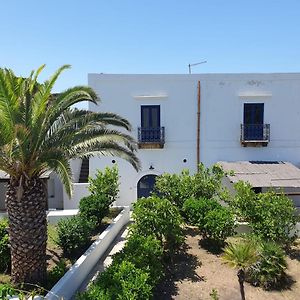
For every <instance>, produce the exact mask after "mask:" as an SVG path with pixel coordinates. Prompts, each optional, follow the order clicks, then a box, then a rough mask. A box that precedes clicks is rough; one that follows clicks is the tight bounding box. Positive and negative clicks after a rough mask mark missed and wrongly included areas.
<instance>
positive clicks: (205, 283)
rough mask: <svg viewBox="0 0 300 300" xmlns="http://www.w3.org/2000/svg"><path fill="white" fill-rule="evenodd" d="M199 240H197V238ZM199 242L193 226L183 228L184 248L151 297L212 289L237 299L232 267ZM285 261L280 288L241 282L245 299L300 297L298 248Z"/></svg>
mask: <svg viewBox="0 0 300 300" xmlns="http://www.w3.org/2000/svg"><path fill="white" fill-rule="evenodd" d="M199 241H200V242H199ZM200 245H201V236H200V235H199V234H198V232H197V230H196V229H193V228H187V229H186V249H185V252H183V253H182V254H180V255H179V256H178V257H177V258H176V260H175V261H174V264H173V265H172V267H171V270H170V272H169V274H168V275H167V278H166V280H164V282H162V283H161V284H160V285H159V286H158V288H157V290H156V291H155V297H154V299H155V300H168V299H176V300H196V299H197V300H198V299H204V300H205V299H212V298H211V296H210V293H211V292H212V289H216V290H217V292H218V295H219V299H220V300H240V299H241V296H240V291H239V284H238V280H237V276H236V270H234V269H232V268H230V267H229V266H228V265H226V264H225V263H224V262H223V260H222V258H221V255H220V254H212V253H210V252H208V251H207V250H205V249H204V248H203V247H201V246H200ZM287 261H288V271H287V274H288V283H287V285H286V287H285V288H284V289H282V290H280V291H264V290H263V289H261V288H259V287H253V286H251V285H250V284H248V283H245V294H246V299H247V300H265V299H271V300H282V299H288V300H297V299H300V249H299V248H297V249H294V252H293V255H291V258H290V257H288V258H287Z"/></svg>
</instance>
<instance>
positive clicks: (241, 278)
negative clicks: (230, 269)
mask: <svg viewBox="0 0 300 300" xmlns="http://www.w3.org/2000/svg"><path fill="white" fill-rule="evenodd" d="M237 276H238V279H239V284H240V292H241V299H242V300H246V298H245V289H244V281H245V271H244V270H243V269H240V270H239V271H238V273H237Z"/></svg>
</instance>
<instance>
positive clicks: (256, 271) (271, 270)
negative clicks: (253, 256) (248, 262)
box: [247, 242, 287, 289]
mask: <svg viewBox="0 0 300 300" xmlns="http://www.w3.org/2000/svg"><path fill="white" fill-rule="evenodd" d="M258 253H259V255H258V261H257V262H256V263H255V264H253V265H252V266H251V267H250V268H249V269H248V270H247V278H248V281H250V282H251V283H252V284H254V285H259V286H261V287H263V288H264V289H271V288H277V287H279V286H280V285H281V284H282V282H283V280H284V278H285V276H286V274H285V270H286V268H287V263H286V258H285V254H284V251H283V250H282V248H281V247H280V246H279V245H277V244H275V243H274V242H262V243H259V244H258Z"/></svg>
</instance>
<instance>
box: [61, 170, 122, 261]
mask: <svg viewBox="0 0 300 300" xmlns="http://www.w3.org/2000/svg"><path fill="white" fill-rule="evenodd" d="M118 180H119V176H118V169H117V168H116V167H114V168H112V169H110V168H106V169H105V170H104V171H100V170H98V171H97V173H96V177H95V179H92V178H89V182H90V186H89V190H90V192H91V195H89V196H87V197H84V198H82V199H81V200H80V203H79V215H77V216H74V217H72V218H69V219H65V220H61V221H60V222H59V223H58V228H57V233H58V239H57V244H58V245H59V246H60V247H61V248H62V249H63V251H64V253H65V255H66V256H68V257H74V256H76V255H77V254H78V253H79V252H81V251H82V249H84V248H85V247H86V246H87V245H88V244H89V243H90V240H91V236H92V235H93V233H94V232H95V230H97V229H98V228H99V226H100V225H101V222H102V219H103V218H104V217H105V216H107V214H108V212H109V207H110V206H111V204H112V203H113V202H114V201H115V200H116V197H117V194H118V192H119V183H118Z"/></svg>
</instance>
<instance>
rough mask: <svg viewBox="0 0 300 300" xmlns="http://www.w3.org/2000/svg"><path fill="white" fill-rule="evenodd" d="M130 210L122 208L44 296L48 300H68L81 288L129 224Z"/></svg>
mask: <svg viewBox="0 0 300 300" xmlns="http://www.w3.org/2000/svg"><path fill="white" fill-rule="evenodd" d="M129 220H130V209H129V207H124V208H123V210H122V211H121V212H120V213H119V215H118V216H117V217H116V218H115V219H114V220H113V222H112V223H111V224H110V225H109V226H108V227H107V228H106V229H105V230H104V231H103V232H102V233H101V234H100V236H99V237H98V238H97V240H96V241H95V242H94V243H93V244H92V245H91V246H90V247H89V249H88V250H87V251H86V252H85V253H84V254H83V255H82V256H81V257H80V258H79V259H78V260H77V261H76V262H75V264H74V265H73V266H72V267H71V268H70V270H69V271H68V272H67V273H66V274H65V275H64V276H63V277H62V278H61V279H60V280H59V281H58V282H57V283H56V285H55V286H54V287H53V288H52V289H51V291H50V292H49V293H48V294H47V295H46V299H48V300H58V299H62V298H63V299H64V300H69V299H71V298H72V297H73V295H74V294H75V293H76V291H77V290H78V289H79V287H80V286H81V284H82V282H83V281H84V279H85V278H86V277H87V276H88V274H89V273H90V272H91V270H92V269H93V267H94V266H95V264H96V263H97V262H98V261H99V259H100V258H101V257H102V256H103V254H104V253H105V252H106V250H107V249H108V248H109V247H110V245H111V243H112V242H113V241H114V239H115V238H116V237H117V235H118V234H119V232H120V231H121V229H122V228H123V227H124V226H125V225H126V224H128V223H129Z"/></svg>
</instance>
